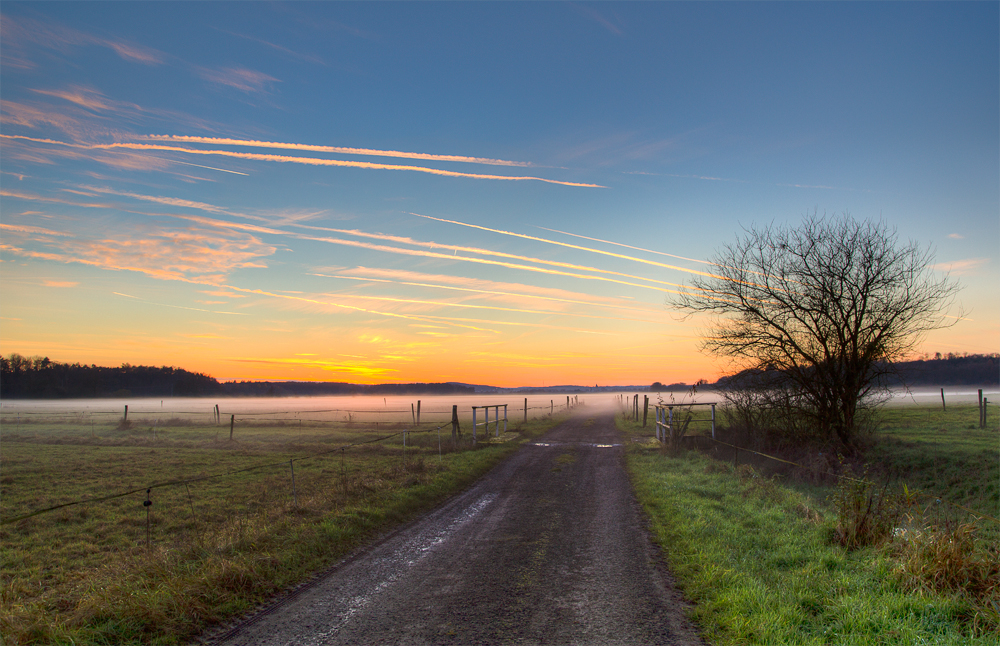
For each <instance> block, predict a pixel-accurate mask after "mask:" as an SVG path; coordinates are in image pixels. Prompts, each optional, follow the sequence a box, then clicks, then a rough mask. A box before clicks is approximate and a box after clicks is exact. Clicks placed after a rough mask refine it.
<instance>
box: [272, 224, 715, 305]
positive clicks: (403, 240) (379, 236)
mask: <svg viewBox="0 0 1000 646" xmlns="http://www.w3.org/2000/svg"><path fill="white" fill-rule="evenodd" d="M421 217H424V216H421ZM290 226H293V227H297V228H301V229H309V230H313V231H328V232H331V233H343V234H346V235H352V236H358V237H360V238H372V239H375V240H387V241H389V242H398V243H400V244H408V245H413V246H415V247H426V248H429V249H447V250H448V251H453V252H456V253H457V252H459V251H464V252H467V253H475V254H479V255H482V256H496V257H497V258H509V259H511V260H523V261H525V262H533V263H537V264H540V265H549V266H551V267H562V268H564V269H576V270H579V271H592V272H595V273H599V274H608V275H610V276H621V277H622V278H631V279H633V280H644V281H647V282H650V283H657V284H660V285H670V286H672V287H686V286H685V285H681V284H680V283H672V282H670V281H667V280H657V279H655V278H646V277H644V276H636V275H635V274H625V273H622V272H620V271H611V270H610V269H598V268H597V267H589V266H587V265H576V264H573V263H569V262H561V261H558V260H544V259H542V258H534V257H532V256H521V255H518V254H513V253H506V252H504V251H492V250H490V249H483V248H481V247H464V246H460V245H450V244H442V243H440V242H424V241H422V240H414V239H413V238H407V237H404V236H394V235H388V234H385V233H368V232H367V231H358V230H357V229H331V228H328V227H317V226H312V225H308V224H291V225H290ZM288 235H296V234H292V233H289V234H288ZM307 239H312V238H307ZM317 239H323V240H326V239H327V238H317ZM395 248H396V247H384V249H395ZM435 257H437V256H435ZM447 257H448V258H452V259H456V258H457V259H459V260H463V259H466V258H463V257H462V256H458V255H451V256H447ZM629 284H630V283H629ZM689 289H699V288H697V287H694V288H689Z"/></svg>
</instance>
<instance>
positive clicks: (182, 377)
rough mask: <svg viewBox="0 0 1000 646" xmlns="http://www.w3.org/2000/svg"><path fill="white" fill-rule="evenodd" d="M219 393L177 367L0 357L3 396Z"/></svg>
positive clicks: (215, 386)
mask: <svg viewBox="0 0 1000 646" xmlns="http://www.w3.org/2000/svg"><path fill="white" fill-rule="evenodd" d="M221 392H222V385H221V384H219V382H218V381H216V380H215V379H213V378H211V377H209V376H208V375H203V374H199V373H194V372H188V371H187V370H181V369H180V368H171V367H167V366H164V367H161V368H156V367H152V366H132V365H129V364H127V363H125V364H122V365H121V367H119V368H107V367H103V366H96V365H90V366H86V365H81V364H79V363H74V364H68V363H59V362H57V361H50V360H49V358H48V357H44V358H43V357H24V356H21V355H19V354H11V355H10V356H7V357H0V396H2V397H32V398H60V397H113V396H117V397H133V396H134V397H170V396H177V397H182V396H185V397H187V396H199V395H213V394H220V393H221Z"/></svg>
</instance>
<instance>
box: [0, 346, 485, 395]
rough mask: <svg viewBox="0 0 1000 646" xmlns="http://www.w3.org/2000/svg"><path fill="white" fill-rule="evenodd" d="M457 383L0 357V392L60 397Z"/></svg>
mask: <svg viewBox="0 0 1000 646" xmlns="http://www.w3.org/2000/svg"><path fill="white" fill-rule="evenodd" d="M474 391H475V389H474V388H473V387H471V386H465V385H461V384H452V383H444V384H425V383H415V384H375V385H365V384H348V383H339V382H305V381H274V382H271V381H228V382H225V383H219V382H218V381H217V380H216V379H214V378H212V377H209V376H208V375H204V374H201V373H196V372H188V371H187V370H183V369H181V368H173V367H168V366H163V367H160V368H157V367H153V366H132V365H129V364H127V363H125V364H122V365H121V366H120V367H118V368H108V367H103V366H96V365H89V366H87V365H83V364H80V363H73V364H69V363H60V362H58V361H51V360H50V359H49V358H48V357H25V356H22V355H20V354H11V355H9V356H6V357H2V356H0V397H4V398H25V399H60V398H89V397H207V396H231V397H294V396H299V397H304V396H310V395H404V394H411V393H426V394H433V395H452V394H462V393H472V392H474Z"/></svg>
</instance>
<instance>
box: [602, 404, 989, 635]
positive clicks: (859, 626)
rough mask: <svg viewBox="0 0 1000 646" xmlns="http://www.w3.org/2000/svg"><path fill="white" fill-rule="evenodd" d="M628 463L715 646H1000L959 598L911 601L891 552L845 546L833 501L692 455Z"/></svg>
mask: <svg viewBox="0 0 1000 646" xmlns="http://www.w3.org/2000/svg"><path fill="white" fill-rule="evenodd" d="M620 425H623V424H622V423H621V422H620ZM626 430H629V429H626ZM627 461H628V469H629V474H630V477H631V478H632V482H633V486H634V487H635V491H636V494H637V496H638V498H639V500H640V502H641V504H642V506H643V508H644V509H645V511H646V513H647V515H648V517H649V519H650V526H651V530H652V532H653V534H654V538H655V540H656V541H657V542H658V544H659V545H660V546H661V548H662V549H663V552H664V554H665V557H666V559H667V562H668V565H669V567H670V570H671V571H672V573H673V575H674V576H675V578H676V580H677V582H678V585H679V587H680V588H681V589H682V591H683V593H684V594H685V596H686V597H687V598H688V599H689V600H690V601H691V602H692V603H693V604H695V605H694V608H693V609H692V612H691V617H692V619H693V620H694V621H696V622H697V624H698V625H699V626H700V628H701V630H702V634H703V636H704V637H705V638H706V639H707V640H708V641H709V642H711V643H713V644H716V645H720V646H721V645H728V644H844V645H848V644H850V645H855V644H857V645H866V646H867V645H875V644H886V645H889V644H942V645H950V644H998V643H1000V638H998V637H997V635H996V633H995V632H992V631H990V632H984V631H982V630H973V629H972V628H971V626H970V625H969V622H968V621H967V620H968V618H969V617H970V615H972V614H973V612H974V609H973V608H972V606H971V605H970V604H969V603H968V601H967V600H966V599H965V598H964V597H963V596H962V595H961V594H941V593H937V592H933V591H929V590H922V591H913V590H912V589H911V588H907V587H906V586H905V585H904V584H903V583H902V580H901V577H900V575H899V573H898V564H897V563H896V561H894V560H893V559H892V558H891V556H890V554H889V553H888V552H887V551H886V550H885V549H877V548H863V549H857V550H850V551H849V550H846V549H844V548H843V547H840V546H839V545H836V544H835V542H834V540H833V535H834V531H835V526H836V519H835V518H834V514H833V512H832V511H831V510H830V507H829V506H828V504H827V502H826V501H823V500H819V501H818V500H816V499H814V498H811V497H809V496H807V495H805V494H803V493H800V492H798V491H794V490H792V489H790V488H787V487H785V486H782V485H780V484H777V483H776V482H775V481H774V480H772V479H768V478H764V477H762V476H760V475H759V474H757V473H756V472H754V471H753V470H752V469H751V468H750V467H748V466H745V467H741V468H740V469H739V470H734V469H733V468H732V466H731V465H728V464H725V463H720V462H717V461H715V460H712V459H710V458H708V457H705V456H703V455H701V454H699V453H697V452H693V451H691V452H686V453H682V454H680V455H674V456H671V455H668V454H667V453H665V452H664V451H662V450H660V449H658V448H656V447H649V446H648V445H635V446H633V447H631V448H630V450H629V451H628V454H627ZM976 633H978V635H977V634H976Z"/></svg>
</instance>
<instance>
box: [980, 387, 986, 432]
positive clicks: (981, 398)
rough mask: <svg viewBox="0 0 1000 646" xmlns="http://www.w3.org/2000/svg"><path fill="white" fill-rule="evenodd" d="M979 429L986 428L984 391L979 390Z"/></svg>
mask: <svg viewBox="0 0 1000 646" xmlns="http://www.w3.org/2000/svg"><path fill="white" fill-rule="evenodd" d="M979 428H986V424H985V423H984V421H983V389H982V388H980V389H979Z"/></svg>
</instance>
